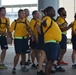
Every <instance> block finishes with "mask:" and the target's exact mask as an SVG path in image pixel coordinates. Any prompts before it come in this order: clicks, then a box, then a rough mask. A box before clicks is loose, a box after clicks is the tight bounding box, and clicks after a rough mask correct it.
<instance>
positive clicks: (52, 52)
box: [44, 42, 59, 61]
mask: <svg viewBox="0 0 76 75" xmlns="http://www.w3.org/2000/svg"><path fill="white" fill-rule="evenodd" d="M44 49H45V53H46V57H47V60H52V61H55V60H57V57H58V53H59V50H58V43H53V42H50V43H45V44H44Z"/></svg>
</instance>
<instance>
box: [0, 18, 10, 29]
mask: <svg viewBox="0 0 76 75" xmlns="http://www.w3.org/2000/svg"><path fill="white" fill-rule="evenodd" d="M1 24H4V25H5V26H4V27H2V26H1ZM7 26H9V25H8V21H7V18H6V22H5V23H3V22H2V21H1V18H0V28H1V29H3V28H5V27H6V28H7Z"/></svg>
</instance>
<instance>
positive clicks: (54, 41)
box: [45, 40, 57, 43]
mask: <svg viewBox="0 0 76 75" xmlns="http://www.w3.org/2000/svg"><path fill="white" fill-rule="evenodd" d="M49 42H53V43H57V42H56V40H49V41H46V42H45V43H49Z"/></svg>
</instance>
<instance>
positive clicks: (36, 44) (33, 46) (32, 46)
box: [30, 40, 38, 50]
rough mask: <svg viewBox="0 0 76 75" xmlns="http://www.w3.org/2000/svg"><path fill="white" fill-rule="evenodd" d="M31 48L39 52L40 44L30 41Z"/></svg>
mask: <svg viewBox="0 0 76 75" xmlns="http://www.w3.org/2000/svg"><path fill="white" fill-rule="evenodd" d="M30 47H31V48H32V49H36V50H38V42H36V41H32V40H30Z"/></svg>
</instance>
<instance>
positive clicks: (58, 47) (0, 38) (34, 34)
mask: <svg viewBox="0 0 76 75" xmlns="http://www.w3.org/2000/svg"><path fill="white" fill-rule="evenodd" d="M42 13H43V15H42ZM58 14H59V16H58V17H57V19H56V20H55V19H54V17H55V10H54V8H53V7H52V6H48V7H47V8H45V9H44V10H42V11H41V12H39V11H37V10H34V11H33V12H32V16H33V18H32V19H31V21H30V22H29V21H28V19H27V17H28V16H29V10H28V9H24V10H23V9H20V10H19V11H18V18H17V19H15V20H14V21H13V22H12V23H11V25H10V21H9V18H6V17H5V16H6V9H5V7H0V45H1V50H2V52H1V56H0V68H7V67H6V66H5V65H4V59H5V55H6V50H7V49H8V44H7V37H10V39H11V44H12V40H14V49H15V57H14V62H13V63H14V65H13V69H12V73H13V74H15V73H16V66H17V63H18V61H19V57H20V56H21V62H20V64H21V71H28V69H27V68H26V53H27V50H29V49H30V52H29V53H28V61H30V57H31V63H32V65H31V68H37V75H50V73H51V72H55V71H60V72H65V69H64V68H62V67H61V66H60V64H65V65H68V63H66V62H64V61H63V56H64V54H65V53H66V50H67V37H66V34H67V30H69V29H70V28H71V29H72V40H71V41H72V45H73V53H72V62H73V64H72V68H76V63H75V55H76V46H75V45H76V41H75V37H76V14H75V16H74V17H75V21H74V22H72V23H70V24H69V25H68V23H67V21H66V16H67V13H66V10H65V8H63V7H61V8H59V9H58ZM12 32H14V33H13V35H12ZM28 40H30V44H28ZM29 45H30V47H29ZM35 57H36V59H37V64H35ZM44 61H45V63H46V65H45V73H44V71H43V70H42V64H43V62H44ZM53 66H54V68H55V70H52V67H53Z"/></svg>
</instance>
